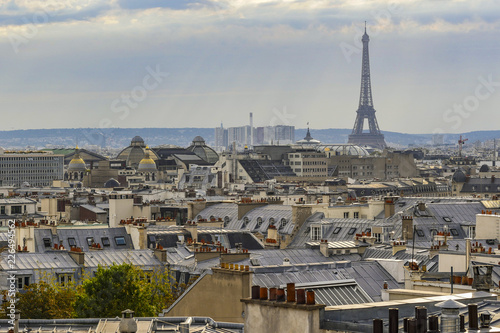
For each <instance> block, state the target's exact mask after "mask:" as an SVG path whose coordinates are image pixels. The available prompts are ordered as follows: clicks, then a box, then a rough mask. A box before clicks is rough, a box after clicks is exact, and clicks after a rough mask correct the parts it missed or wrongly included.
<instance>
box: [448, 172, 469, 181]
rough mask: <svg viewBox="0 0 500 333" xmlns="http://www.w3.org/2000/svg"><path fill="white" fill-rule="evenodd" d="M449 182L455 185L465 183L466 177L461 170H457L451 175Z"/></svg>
mask: <svg viewBox="0 0 500 333" xmlns="http://www.w3.org/2000/svg"><path fill="white" fill-rule="evenodd" d="M451 180H452V181H454V182H455V183H465V181H466V180H467V176H466V175H465V173H464V172H463V171H462V169H458V170H457V171H455V173H454V174H453V177H451Z"/></svg>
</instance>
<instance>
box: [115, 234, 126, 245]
mask: <svg viewBox="0 0 500 333" xmlns="http://www.w3.org/2000/svg"><path fill="white" fill-rule="evenodd" d="M115 244H116V245H118V246H122V245H127V242H126V241H125V237H123V236H119V237H115Z"/></svg>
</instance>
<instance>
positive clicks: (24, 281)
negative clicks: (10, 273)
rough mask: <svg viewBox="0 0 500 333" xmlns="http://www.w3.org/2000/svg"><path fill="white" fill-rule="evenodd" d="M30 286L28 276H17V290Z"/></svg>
mask: <svg viewBox="0 0 500 333" xmlns="http://www.w3.org/2000/svg"><path fill="white" fill-rule="evenodd" d="M29 285H30V277H29V276H19V277H18V278H17V289H23V288H24V287H27V286H29Z"/></svg>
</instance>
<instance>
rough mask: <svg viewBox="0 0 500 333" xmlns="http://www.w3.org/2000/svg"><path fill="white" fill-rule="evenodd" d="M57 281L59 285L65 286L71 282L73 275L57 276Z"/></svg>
mask: <svg viewBox="0 0 500 333" xmlns="http://www.w3.org/2000/svg"><path fill="white" fill-rule="evenodd" d="M57 281H58V282H59V283H60V284H61V286H65V285H67V284H68V283H70V282H71V281H73V275H72V274H58V275H57Z"/></svg>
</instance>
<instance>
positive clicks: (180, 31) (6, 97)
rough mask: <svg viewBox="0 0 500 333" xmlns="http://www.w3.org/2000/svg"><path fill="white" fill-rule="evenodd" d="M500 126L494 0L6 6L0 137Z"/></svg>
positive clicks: (56, 1) (1, 5)
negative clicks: (362, 114)
mask: <svg viewBox="0 0 500 333" xmlns="http://www.w3.org/2000/svg"><path fill="white" fill-rule="evenodd" d="M365 21H366V22H367V32H368V34H369V36H370V65H371V79H372V93H373V102H374V107H375V109H376V110H377V113H376V115H377V119H378V123H379V126H380V128H381V129H382V130H386V131H395V132H405V133H465V132H468V131H475V130H497V129H499V126H498V124H500V112H498V107H499V106H500V66H498V62H499V61H500V3H499V2H498V1H497V0H471V1H461V0H420V1H417V0H394V1H377V0H372V1H362V0H283V1H273V0H198V1H195V0H185V1H182V0H164V1H161V0H111V1H102V0H81V1H78V0H43V1H41V0H19V1H0V119H1V121H0V130H11V129H33V128H77V127H78V128H79V127H96V128H107V127H122V128H123V127H167V128H168V127H216V126H220V124H221V122H222V123H223V124H224V126H225V127H230V126H242V125H245V124H247V123H248V118H249V113H250V112H253V115H254V125H255V126H269V125H280V124H284V125H293V126H296V127H297V128H304V127H306V126H307V123H309V124H310V127H311V128H352V126H353V124H354V120H355V117H356V113H355V112H356V109H357V107H358V103H359V89H360V79H361V78H360V76H361V49H362V44H361V42H360V39H361V35H362V33H363V29H364V22H365Z"/></svg>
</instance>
